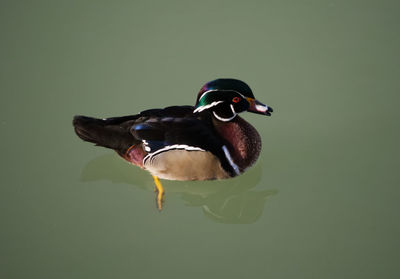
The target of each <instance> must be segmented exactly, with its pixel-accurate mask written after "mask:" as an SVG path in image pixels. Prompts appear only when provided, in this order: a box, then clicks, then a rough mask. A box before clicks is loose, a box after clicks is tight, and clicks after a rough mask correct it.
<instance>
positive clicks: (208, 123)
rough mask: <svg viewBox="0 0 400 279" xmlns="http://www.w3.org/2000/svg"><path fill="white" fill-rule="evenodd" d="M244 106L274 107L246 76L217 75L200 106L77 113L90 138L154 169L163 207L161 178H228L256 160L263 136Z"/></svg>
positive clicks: (263, 110)
mask: <svg viewBox="0 0 400 279" xmlns="http://www.w3.org/2000/svg"><path fill="white" fill-rule="evenodd" d="M243 111H249V112H254V113H258V114H262V115H268V116H270V115H271V112H272V108H271V107H269V106H266V105H264V104H262V103H260V102H259V101H257V100H256V99H255V98H254V95H253V92H252V91H251V89H250V87H249V86H248V85H247V84H246V83H244V82H243V81H240V80H237V79H216V80H213V81H210V82H208V83H206V84H205V85H204V86H203V87H202V88H201V90H200V92H199V93H198V95H197V99H196V104H195V106H170V107H166V108H163V109H149V110H145V111H142V112H140V113H139V114H135V115H129V116H122V117H111V118H104V119H97V118H92V117H87V116H75V117H74V120H73V125H74V128H75V132H76V134H77V135H78V136H79V137H80V138H81V139H83V140H84V141H88V142H92V143H95V144H96V145H99V146H103V147H106V148H110V149H114V150H115V151H116V152H117V153H118V154H119V155H120V156H121V157H122V158H124V159H125V160H127V161H128V162H130V163H132V164H134V165H136V166H139V167H141V168H143V169H145V170H147V171H149V172H150V173H151V174H152V176H153V179H154V182H155V185H156V190H155V191H156V193H157V195H156V203H157V208H158V209H159V210H161V209H162V204H163V200H164V188H163V187H162V185H161V182H160V180H159V178H162V179H169V180H211V179H224V178H230V177H235V176H237V175H239V174H241V173H243V172H244V171H245V170H246V169H247V168H248V167H250V166H251V165H252V164H254V163H255V161H256V160H257V158H258V156H259V154H260V151H261V138H260V135H259V134H258V132H257V130H256V129H255V128H254V127H253V126H251V125H250V124H249V123H248V122H246V121H245V120H244V119H243V118H241V117H240V116H239V115H238V113H241V112H243Z"/></svg>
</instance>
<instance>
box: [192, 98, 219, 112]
mask: <svg viewBox="0 0 400 279" xmlns="http://www.w3.org/2000/svg"><path fill="white" fill-rule="evenodd" d="M219 103H223V101H216V102H212V103H211V104H209V105H205V106H200V107H198V108H196V109H195V110H194V111H193V112H201V111H203V110H205V109H208V108H211V107H215V106H216V105H218V104H219Z"/></svg>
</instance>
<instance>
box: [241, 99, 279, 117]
mask: <svg viewBox="0 0 400 279" xmlns="http://www.w3.org/2000/svg"><path fill="white" fill-rule="evenodd" d="M247 100H248V101H249V103H250V106H249V108H248V109H247V111H249V112H254V113H258V114H263V115H268V116H271V112H273V110H272V108H271V107H269V106H267V105H264V104H263V103H261V102H259V101H257V100H256V99H253V98H247Z"/></svg>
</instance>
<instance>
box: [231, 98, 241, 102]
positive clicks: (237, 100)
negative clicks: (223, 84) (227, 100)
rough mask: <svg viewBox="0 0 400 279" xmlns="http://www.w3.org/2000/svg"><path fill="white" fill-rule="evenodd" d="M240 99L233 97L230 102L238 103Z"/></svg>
mask: <svg viewBox="0 0 400 279" xmlns="http://www.w3.org/2000/svg"><path fill="white" fill-rule="evenodd" d="M239 101H240V98H239V97H233V99H232V102H234V103H239Z"/></svg>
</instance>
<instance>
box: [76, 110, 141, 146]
mask: <svg viewBox="0 0 400 279" xmlns="http://www.w3.org/2000/svg"><path fill="white" fill-rule="evenodd" d="M115 119H116V118H113V119H112V120H113V121H110V120H111V119H98V118H93V117H87V116H82V115H77V116H75V117H74V120H73V122H72V124H73V125H74V128H75V133H76V134H77V135H78V136H79V137H80V138H81V139H83V140H84V141H88V142H92V143H94V144H96V145H99V146H103V147H106V148H111V149H114V150H116V151H117V152H118V153H120V154H121V153H122V154H123V153H124V152H125V151H126V150H127V149H128V148H129V147H130V146H131V145H133V144H135V143H136V140H135V139H134V138H133V136H132V134H131V133H130V132H129V130H128V129H125V128H124V127H122V126H121V125H118V124H121V123H118V122H120V121H115ZM121 120H122V119H121Z"/></svg>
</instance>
